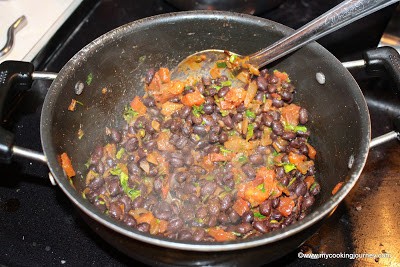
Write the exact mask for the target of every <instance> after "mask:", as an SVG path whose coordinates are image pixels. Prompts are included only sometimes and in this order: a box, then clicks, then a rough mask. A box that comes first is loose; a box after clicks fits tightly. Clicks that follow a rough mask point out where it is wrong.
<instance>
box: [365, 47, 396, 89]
mask: <svg viewBox="0 0 400 267" xmlns="http://www.w3.org/2000/svg"><path fill="white" fill-rule="evenodd" d="M363 57H364V60H365V63H366V66H365V67H366V71H367V73H368V74H370V75H372V76H377V75H379V76H380V75H382V73H387V74H389V76H390V77H391V78H392V82H393V84H394V87H395V88H396V91H395V93H396V94H397V95H398V96H400V55H399V53H398V52H397V50H396V49H394V48H393V47H390V46H384V47H379V48H376V49H371V50H368V51H365V52H364V54H363Z"/></svg>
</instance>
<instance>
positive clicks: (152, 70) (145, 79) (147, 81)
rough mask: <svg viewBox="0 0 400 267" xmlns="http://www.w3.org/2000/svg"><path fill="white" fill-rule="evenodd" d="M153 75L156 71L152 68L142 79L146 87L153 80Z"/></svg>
mask: <svg viewBox="0 0 400 267" xmlns="http://www.w3.org/2000/svg"><path fill="white" fill-rule="evenodd" d="M154 74H156V71H155V69H154V68H151V69H149V70H148V71H147V73H146V76H145V78H144V82H145V83H146V84H147V85H148V84H150V83H151V81H152V80H153V77H154Z"/></svg>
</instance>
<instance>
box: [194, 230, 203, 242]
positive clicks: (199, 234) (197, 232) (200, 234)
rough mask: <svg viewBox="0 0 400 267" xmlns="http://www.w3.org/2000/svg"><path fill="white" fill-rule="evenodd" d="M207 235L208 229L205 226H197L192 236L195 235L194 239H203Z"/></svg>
mask: <svg viewBox="0 0 400 267" xmlns="http://www.w3.org/2000/svg"><path fill="white" fill-rule="evenodd" d="M205 235H206V231H205V230H204V229H203V228H197V229H196V230H195V231H194V232H193V235H192V237H193V240H194V241H201V240H203V238H204V236H205Z"/></svg>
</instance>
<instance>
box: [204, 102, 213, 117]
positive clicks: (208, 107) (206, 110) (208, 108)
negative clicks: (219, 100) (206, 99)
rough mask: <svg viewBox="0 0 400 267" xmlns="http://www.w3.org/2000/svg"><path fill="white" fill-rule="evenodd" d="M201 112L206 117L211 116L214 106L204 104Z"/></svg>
mask: <svg viewBox="0 0 400 267" xmlns="http://www.w3.org/2000/svg"><path fill="white" fill-rule="evenodd" d="M203 111H204V113H205V114H207V115H211V114H213V112H214V104H204V105H203Z"/></svg>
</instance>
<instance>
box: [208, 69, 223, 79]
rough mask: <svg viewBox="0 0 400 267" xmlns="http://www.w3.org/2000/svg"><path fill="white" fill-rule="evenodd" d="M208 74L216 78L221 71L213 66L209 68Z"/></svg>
mask: <svg viewBox="0 0 400 267" xmlns="http://www.w3.org/2000/svg"><path fill="white" fill-rule="evenodd" d="M210 75H211V78H213V79H217V78H218V77H219V76H221V72H220V71H219V68H218V67H214V68H212V69H211V70H210Z"/></svg>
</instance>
